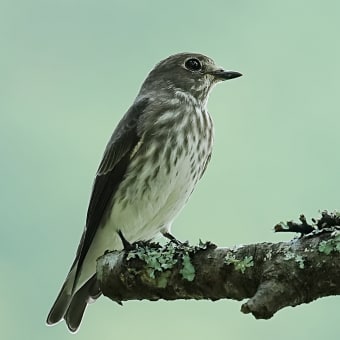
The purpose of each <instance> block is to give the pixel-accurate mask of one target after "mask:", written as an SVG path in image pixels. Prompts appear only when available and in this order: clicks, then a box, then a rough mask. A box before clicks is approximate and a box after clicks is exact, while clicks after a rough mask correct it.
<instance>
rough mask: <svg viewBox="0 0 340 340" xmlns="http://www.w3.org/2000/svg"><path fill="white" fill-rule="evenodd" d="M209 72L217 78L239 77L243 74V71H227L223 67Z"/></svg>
mask: <svg viewBox="0 0 340 340" xmlns="http://www.w3.org/2000/svg"><path fill="white" fill-rule="evenodd" d="M209 74H211V75H213V76H214V77H216V78H217V79H220V80H229V79H233V78H238V77H241V76H242V73H240V72H236V71H225V70H223V69H219V70H215V71H211V72H209Z"/></svg>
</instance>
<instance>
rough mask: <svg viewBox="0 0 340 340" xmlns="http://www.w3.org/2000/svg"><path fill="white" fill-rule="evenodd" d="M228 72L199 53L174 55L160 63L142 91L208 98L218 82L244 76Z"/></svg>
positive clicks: (150, 74) (200, 98)
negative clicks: (178, 92) (174, 92)
mask: <svg viewBox="0 0 340 340" xmlns="http://www.w3.org/2000/svg"><path fill="white" fill-rule="evenodd" d="M241 75H242V74H241V73H239V72H235V71H227V70H225V69H223V68H221V67H219V66H217V65H216V64H215V62H214V61H213V60H212V59H210V58H209V57H207V56H205V55H202V54H198V53H179V54H174V55H172V56H170V57H168V58H166V59H164V60H162V61H161V62H159V63H158V64H157V65H156V66H155V67H154V68H153V70H152V71H151V72H150V73H149V75H148V77H147V78H146V80H145V82H144V84H143V86H142V89H141V92H142V93H143V92H144V91H145V92H150V91H151V92H154V91H155V92H156V91H157V93H160V92H163V91H169V90H173V91H180V92H183V93H189V94H191V95H193V96H194V97H195V98H197V99H199V100H202V101H205V100H206V98H207V96H208V94H209V92H210V90H211V88H212V87H213V86H214V85H215V84H216V83H218V82H220V81H224V80H229V79H233V78H237V77H240V76H241Z"/></svg>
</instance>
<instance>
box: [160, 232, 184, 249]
mask: <svg viewBox="0 0 340 340" xmlns="http://www.w3.org/2000/svg"><path fill="white" fill-rule="evenodd" d="M162 234H163V236H164V237H166V238H167V239H169V240H170V242H172V243H174V244H176V246H181V245H183V244H184V243H183V242H181V241H179V240H177V238H176V237H175V236H174V235H172V234H170V233H169V232H165V233H162Z"/></svg>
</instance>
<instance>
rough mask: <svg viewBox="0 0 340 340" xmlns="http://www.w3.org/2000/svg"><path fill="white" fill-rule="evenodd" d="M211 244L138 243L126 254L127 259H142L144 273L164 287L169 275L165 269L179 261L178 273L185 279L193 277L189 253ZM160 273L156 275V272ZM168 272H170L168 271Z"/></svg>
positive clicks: (192, 278)
mask: <svg viewBox="0 0 340 340" xmlns="http://www.w3.org/2000/svg"><path fill="white" fill-rule="evenodd" d="M211 246H212V245H211V244H210V243H209V242H206V243H202V242H200V244H199V246H189V245H187V244H181V245H175V244H174V243H171V242H170V243H168V244H166V245H165V246H164V247H162V248H161V247H160V246H159V247H152V246H148V245H138V246H137V248H136V249H135V250H132V251H130V252H129V253H128V254H127V257H126V259H127V261H128V260H130V259H133V258H138V259H140V260H142V261H143V262H144V263H145V265H146V273H147V275H148V276H149V277H150V278H151V279H157V285H158V286H160V287H165V286H166V283H167V279H168V278H169V275H164V274H165V273H166V271H167V269H172V268H173V267H174V265H175V264H176V263H178V261H180V264H181V266H182V267H181V269H180V271H179V273H180V274H181V276H182V278H183V279H185V280H187V281H193V280H194V278H195V274H196V271H195V267H194V266H193V264H192V263H191V258H190V254H191V253H195V252H197V251H198V250H206V249H208V248H209V247H211ZM157 272H158V273H160V274H161V275H157V277H156V273H157ZM168 274H170V272H169V271H168Z"/></svg>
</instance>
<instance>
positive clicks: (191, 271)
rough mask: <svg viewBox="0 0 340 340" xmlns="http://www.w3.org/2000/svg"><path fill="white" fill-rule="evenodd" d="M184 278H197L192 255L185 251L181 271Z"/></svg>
mask: <svg viewBox="0 0 340 340" xmlns="http://www.w3.org/2000/svg"><path fill="white" fill-rule="evenodd" d="M179 272H180V274H181V275H182V277H183V279H185V280H187V281H193V280H194V278H195V274H196V271H195V267H194V266H193V265H192V263H191V260H190V256H189V254H188V253H185V254H184V255H183V257H182V269H181V270H180V271H179Z"/></svg>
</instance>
